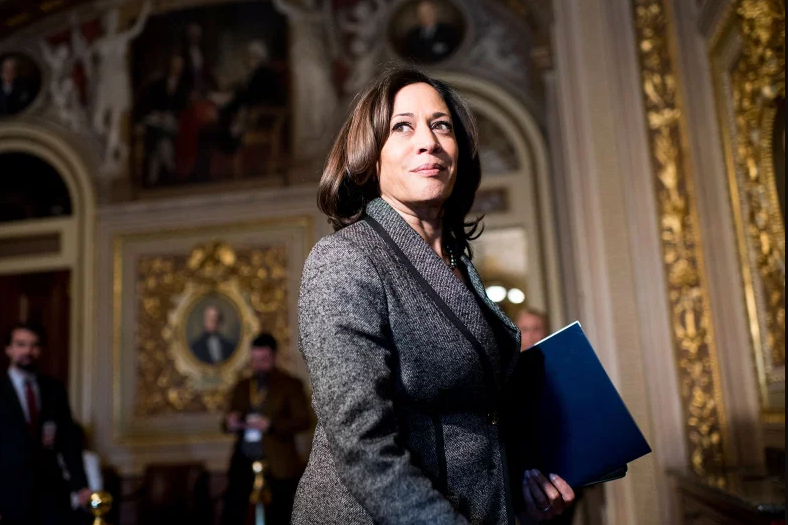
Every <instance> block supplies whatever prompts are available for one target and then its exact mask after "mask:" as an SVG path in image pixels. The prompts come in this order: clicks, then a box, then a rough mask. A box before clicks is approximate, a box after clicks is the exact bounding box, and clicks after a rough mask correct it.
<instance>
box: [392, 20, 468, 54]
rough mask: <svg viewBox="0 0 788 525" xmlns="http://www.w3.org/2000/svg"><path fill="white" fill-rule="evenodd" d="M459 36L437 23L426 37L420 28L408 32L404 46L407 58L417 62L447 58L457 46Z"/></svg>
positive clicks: (452, 30)
mask: <svg viewBox="0 0 788 525" xmlns="http://www.w3.org/2000/svg"><path fill="white" fill-rule="evenodd" d="M459 40H460V35H459V33H458V32H457V30H456V29H455V28H454V27H452V26H450V25H448V24H444V23H438V24H437V25H436V27H435V31H434V32H433V33H432V34H431V35H429V36H426V35H425V34H424V33H423V32H422V28H421V27H415V28H413V29H411V30H410V31H409V32H408V35H407V38H406V40H405V44H406V46H407V53H408V57H409V58H412V59H413V60H415V61H417V62H426V63H432V62H438V61H439V60H443V59H444V58H446V57H448V56H449V55H450V54H451V53H452V52H453V51H454V50H455V49H456V48H457V45H458V44H459Z"/></svg>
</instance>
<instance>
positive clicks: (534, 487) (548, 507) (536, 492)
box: [523, 471, 555, 521]
mask: <svg viewBox="0 0 788 525" xmlns="http://www.w3.org/2000/svg"><path fill="white" fill-rule="evenodd" d="M525 485H527V488H528V490H529V491H530V493H531V496H532V501H533V504H534V510H535V511H536V513H537V517H538V518H539V520H540V521H541V520H545V519H550V518H552V517H553V516H554V515H555V514H554V512H553V506H552V502H551V501H550V499H549V498H548V497H547V496H546V495H545V493H544V491H542V489H541V488H540V487H539V483H538V481H537V478H536V476H535V475H534V474H533V471H525ZM523 492H525V490H524V491H523Z"/></svg>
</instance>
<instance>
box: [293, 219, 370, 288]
mask: <svg viewBox="0 0 788 525" xmlns="http://www.w3.org/2000/svg"><path fill="white" fill-rule="evenodd" d="M376 244H377V238H376V234H375V232H374V230H372V228H371V227H370V226H369V225H368V224H367V223H365V222H363V221H359V222H356V223H354V224H351V225H350V226H346V227H345V228H342V229H341V230H339V231H337V232H335V233H332V234H330V235H326V236H325V237H323V238H322V239H320V240H319V241H318V242H317V244H315V246H314V247H313V248H312V250H311V251H310V252H309V256H308V257H307V260H306V262H305V263H304V277H308V276H310V275H314V274H317V273H319V274H325V273H326V272H329V273H348V274H358V273H368V272H370V271H371V272H375V270H374V268H375V263H374V257H375V252H376V250H375V247H376Z"/></svg>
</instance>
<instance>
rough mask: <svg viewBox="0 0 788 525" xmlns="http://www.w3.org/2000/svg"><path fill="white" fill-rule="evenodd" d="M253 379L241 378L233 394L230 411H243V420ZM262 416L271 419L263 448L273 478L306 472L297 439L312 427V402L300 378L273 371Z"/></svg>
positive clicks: (249, 409) (264, 437)
mask: <svg viewBox="0 0 788 525" xmlns="http://www.w3.org/2000/svg"><path fill="white" fill-rule="evenodd" d="M251 381H252V379H251V378H248V379H241V380H240V381H238V383H236V385H235V387H234V388H233V390H232V391H231V393H230V403H229V406H228V408H227V413H228V414H229V413H231V412H240V413H241V418H242V419H243V418H244V417H246V415H247V414H249V413H250V412H251V411H252V408H251V397H250V388H251V385H250V382H251ZM261 415H263V416H265V417H267V418H269V419H270V420H271V428H270V430H269V431H268V432H267V433H266V434H264V435H263V451H264V453H265V458H266V461H267V463H268V472H269V473H270V475H271V476H272V477H274V478H278V479H295V478H298V476H300V475H301V472H302V471H303V464H302V461H301V460H300V459H299V457H298V453H297V451H296V447H295V441H294V438H295V436H296V434H298V433H299V432H303V431H305V430H308V429H309V427H310V426H311V417H310V413H309V403H308V402H307V399H306V396H305V394H304V387H303V385H302V384H301V381H299V380H298V379H296V378H295V377H293V376H290V375H288V374H286V373H284V372H282V371H280V370H275V371H273V372H271V375H270V376H269V379H268V391H267V394H266V397H265V401H264V403H263V409H262V413H261ZM242 442H243V432H239V433H238V439H237V441H236V445H235V446H236V453H241V450H240V448H241V443H242Z"/></svg>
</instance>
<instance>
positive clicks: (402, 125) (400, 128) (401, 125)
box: [391, 122, 410, 131]
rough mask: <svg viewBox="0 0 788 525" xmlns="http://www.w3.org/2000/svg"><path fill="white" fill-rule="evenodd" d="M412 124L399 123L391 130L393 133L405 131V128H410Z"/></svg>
mask: <svg viewBox="0 0 788 525" xmlns="http://www.w3.org/2000/svg"><path fill="white" fill-rule="evenodd" d="M409 127H410V124H409V123H408V122H397V123H396V124H394V127H392V128H391V130H392V131H404V130H405V128H409Z"/></svg>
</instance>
